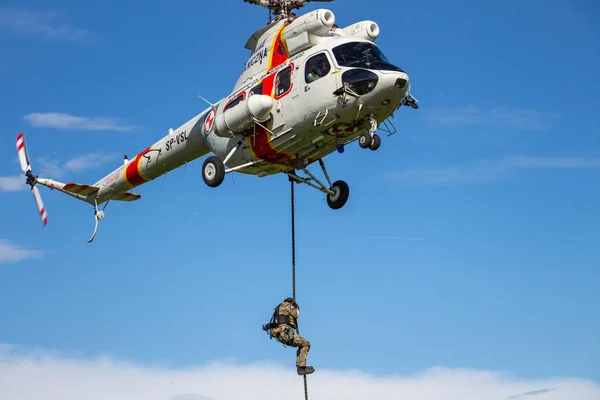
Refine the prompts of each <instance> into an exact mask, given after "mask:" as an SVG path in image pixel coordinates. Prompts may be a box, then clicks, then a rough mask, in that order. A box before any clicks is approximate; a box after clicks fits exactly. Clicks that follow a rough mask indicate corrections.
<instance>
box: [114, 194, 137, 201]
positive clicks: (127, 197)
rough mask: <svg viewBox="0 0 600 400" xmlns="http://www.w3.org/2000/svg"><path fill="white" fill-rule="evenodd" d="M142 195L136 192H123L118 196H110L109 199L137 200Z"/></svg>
mask: <svg viewBox="0 0 600 400" xmlns="http://www.w3.org/2000/svg"><path fill="white" fill-rule="evenodd" d="M141 197H142V195H140V194H136V193H131V192H125V193H123V194H121V195H119V196H115V197H111V200H117V201H135V200H138V199H139V198H141Z"/></svg>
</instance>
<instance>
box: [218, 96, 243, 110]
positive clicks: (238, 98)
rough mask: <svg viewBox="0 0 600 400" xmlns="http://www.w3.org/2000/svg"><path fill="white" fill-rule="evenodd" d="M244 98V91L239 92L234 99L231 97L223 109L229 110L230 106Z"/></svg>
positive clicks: (235, 104)
mask: <svg viewBox="0 0 600 400" xmlns="http://www.w3.org/2000/svg"><path fill="white" fill-rule="evenodd" d="M245 98H246V93H240V94H239V95H238V97H236V98H235V99H233V100H231V101H230V102H229V103H227V105H226V106H225V109H224V110H223V111H226V110H229V109H230V108H233V107H235V106H237V105H238V104H240V102H241V101H243V100H244V99H245Z"/></svg>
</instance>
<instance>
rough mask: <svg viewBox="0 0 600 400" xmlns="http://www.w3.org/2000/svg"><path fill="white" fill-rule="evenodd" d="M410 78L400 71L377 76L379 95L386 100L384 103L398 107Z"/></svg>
mask: <svg viewBox="0 0 600 400" xmlns="http://www.w3.org/2000/svg"><path fill="white" fill-rule="evenodd" d="M409 85H410V78H409V76H408V74H407V73H406V72H400V71H385V72H383V71H382V73H381V74H380V75H379V89H380V91H379V93H380V96H383V97H385V98H386V100H384V102H385V103H390V102H391V103H393V105H399V103H400V102H401V101H402V99H403V98H404V96H405V95H406V92H407V91H408V87H409Z"/></svg>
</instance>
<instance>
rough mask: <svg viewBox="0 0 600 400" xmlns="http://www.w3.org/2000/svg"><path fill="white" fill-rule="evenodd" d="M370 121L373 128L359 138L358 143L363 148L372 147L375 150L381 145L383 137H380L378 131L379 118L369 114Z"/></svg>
mask: <svg viewBox="0 0 600 400" xmlns="http://www.w3.org/2000/svg"><path fill="white" fill-rule="evenodd" d="M369 121H370V122H371V128H370V129H369V132H365V133H363V134H362V135H360V137H359V138H358V145H359V146H360V147H361V148H363V149H371V150H373V151H375V150H377V149H378V148H379V146H381V138H380V137H379V135H378V134H376V133H375V132H377V126H378V125H377V120H376V119H375V118H374V117H373V116H372V115H371V116H369Z"/></svg>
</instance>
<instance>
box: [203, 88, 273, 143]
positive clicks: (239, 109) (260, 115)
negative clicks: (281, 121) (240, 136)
mask: <svg viewBox="0 0 600 400" xmlns="http://www.w3.org/2000/svg"><path fill="white" fill-rule="evenodd" d="M272 109H273V99H272V98H271V96H267V95H263V94H255V95H252V96H250V97H248V98H247V99H246V100H243V101H241V102H240V103H239V104H237V105H235V106H233V107H232V108H230V109H227V110H225V111H219V112H218V113H217V115H216V118H215V131H216V132H215V133H216V134H217V135H219V136H224V137H231V135H232V134H233V133H242V132H244V131H245V130H248V129H250V128H252V126H253V125H254V123H255V122H256V121H258V122H265V121H267V120H268V119H269V118H270V115H271V110H272Z"/></svg>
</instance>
